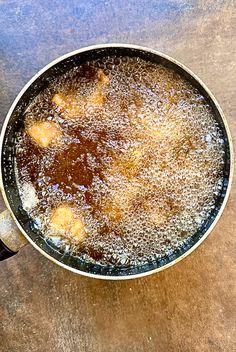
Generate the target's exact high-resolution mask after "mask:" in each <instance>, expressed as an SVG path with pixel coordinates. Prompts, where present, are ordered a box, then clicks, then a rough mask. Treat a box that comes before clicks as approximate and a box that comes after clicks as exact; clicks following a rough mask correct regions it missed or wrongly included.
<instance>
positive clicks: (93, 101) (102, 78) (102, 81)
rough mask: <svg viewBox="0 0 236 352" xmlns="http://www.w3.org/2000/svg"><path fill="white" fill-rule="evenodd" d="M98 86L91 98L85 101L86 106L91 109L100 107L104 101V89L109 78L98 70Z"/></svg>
mask: <svg viewBox="0 0 236 352" xmlns="http://www.w3.org/2000/svg"><path fill="white" fill-rule="evenodd" d="M97 75H98V84H97V86H96V88H95V90H94V92H93V93H92V95H91V97H90V98H89V99H88V100H87V103H88V105H90V106H93V107H99V106H102V105H103V104H104V102H105V100H106V96H105V93H104V88H105V87H106V86H107V84H108V83H109V77H108V76H107V75H105V73H104V72H103V70H101V69H99V70H98V73H97Z"/></svg>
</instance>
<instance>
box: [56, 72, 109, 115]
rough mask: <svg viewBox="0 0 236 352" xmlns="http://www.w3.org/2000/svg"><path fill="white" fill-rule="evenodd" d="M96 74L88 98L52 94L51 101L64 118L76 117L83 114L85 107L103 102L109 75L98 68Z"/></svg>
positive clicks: (95, 105) (97, 105) (94, 106)
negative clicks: (96, 77) (91, 91)
mask: <svg viewBox="0 0 236 352" xmlns="http://www.w3.org/2000/svg"><path fill="white" fill-rule="evenodd" d="M97 76H98V83H97V85H96V87H95V90H94V92H93V93H92V94H91V96H90V97H88V98H84V97H80V98H79V99H77V98H76V97H74V96H73V95H68V96H65V95H64V94H61V93H57V94H55V95H54V97H53V98H52V102H53V103H54V104H55V105H56V106H57V108H58V110H59V111H60V112H62V113H63V116H64V118H66V119H76V118H78V117H80V116H83V114H84V113H85V110H86V108H87V107H92V108H96V107H99V106H102V105H103V104H104V102H105V99H106V97H105V93H104V87H105V86H106V85H107V84H108V82H109V77H108V76H107V75H105V73H104V72H103V70H101V69H100V70H98V73H97Z"/></svg>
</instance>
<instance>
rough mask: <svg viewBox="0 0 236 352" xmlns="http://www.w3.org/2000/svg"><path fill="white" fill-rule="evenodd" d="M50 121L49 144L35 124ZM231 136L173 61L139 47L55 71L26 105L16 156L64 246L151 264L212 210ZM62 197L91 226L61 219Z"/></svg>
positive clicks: (22, 183)
mask: <svg viewBox="0 0 236 352" xmlns="http://www.w3.org/2000/svg"><path fill="white" fill-rule="evenodd" d="M63 99H64V100H63ZM61 102H62V103H61ZM40 122H50V123H54V126H57V127H56V128H57V130H56V132H55V133H56V135H57V136H59V138H57V139H55V140H54V142H53V143H51V144H50V145H46V144H44V146H46V147H42V145H39V144H38V143H37V139H34V138H32V136H31V135H30V134H29V133H27V131H29V128H31V130H32V126H35V124H36V123H40ZM37 126H40V125H37ZM45 126H47V129H48V128H49V129H50V125H49V124H47V125H45ZM54 129H55V128H54ZM36 132H37V128H36ZM46 132H47V131H46V130H45V133H46ZM40 133H41V134H43V133H44V132H43V131H42V129H41V132H40ZM55 133H54V134H55ZM223 143H224V141H223V138H222V132H221V129H220V127H219V125H218V124H217V122H216V121H215V119H214V116H213V112H212V110H211V108H210V106H209V105H208V103H207V101H206V100H205V99H204V97H203V96H202V95H201V94H200V93H199V91H198V90H197V89H196V88H195V87H193V86H192V85H191V84H190V83H189V82H188V81H187V80H185V79H184V78H183V77H181V76H180V75H178V74H177V73H175V72H174V71H172V70H171V69H169V68H166V67H164V66H162V65H159V64H154V63H150V62H146V61H144V60H142V59H140V58H139V57H133V58H130V57H105V58H103V59H100V60H99V61H89V62H86V63H85V64H83V65H81V66H79V67H75V68H73V69H72V70H70V71H68V72H67V73H66V74H64V75H62V76H61V77H59V78H57V79H55V80H53V81H51V82H50V84H49V85H48V87H47V88H46V89H44V91H42V92H41V93H40V94H39V95H38V96H37V97H36V98H35V99H34V101H33V102H32V103H31V104H30V106H28V108H27V110H26V111H25V128H23V129H22V130H21V131H20V132H19V133H18V136H17V141H16V162H15V165H16V175H17V183H18V188H19V192H20V195H21V199H22V204H23V207H24V208H25V210H26V211H27V212H28V214H29V215H30V217H32V218H33V219H34V222H35V224H36V225H37V227H38V228H39V229H40V230H41V232H42V233H43V234H44V236H45V240H46V241H48V242H50V243H53V244H54V245H55V246H57V247H58V248H60V250H62V251H67V252H69V253H71V254H72V255H75V256H78V257H80V258H81V259H83V260H86V261H90V262H95V263H99V264H102V265H112V266H127V265H139V264H144V263H147V262H150V261H153V260H156V259H159V258H161V257H163V256H165V255H166V254H168V253H170V252H171V251H173V250H175V249H176V248H178V247H180V246H181V245H182V244H183V243H185V242H186V241H188V239H189V238H190V237H191V236H192V235H194V233H196V231H197V230H198V229H199V228H200V227H201V225H202V224H203V223H204V221H205V220H206V219H207V217H208V216H209V214H210V212H211V211H212V209H213V208H214V206H215V197H216V195H217V194H218V190H219V188H221V182H222V169H223V163H224V161H223V158H224V148H223ZM58 207H64V208H66V209H67V210H66V212H65V214H67V215H65V217H67V220H68V216H69V217H70V216H72V215H70V214H71V213H70V210H68V209H72V210H73V214H75V215H73V216H75V218H76V219H80V220H79V221H80V222H79V225H78V224H77V228H79V229H81V227H82V226H83V236H79V237H78V236H77V237H75V236H73V231H71V230H68V228H66V227H65V228H63V226H62V225H61V224H60V226H58V227H57V228H53V227H52V226H51V223H52V214H54V218H55V209H58ZM68 212H69V213H68ZM68 214H69V215H68ZM67 220H65V223H66V222H68V221H67ZM63 221H64V220H63Z"/></svg>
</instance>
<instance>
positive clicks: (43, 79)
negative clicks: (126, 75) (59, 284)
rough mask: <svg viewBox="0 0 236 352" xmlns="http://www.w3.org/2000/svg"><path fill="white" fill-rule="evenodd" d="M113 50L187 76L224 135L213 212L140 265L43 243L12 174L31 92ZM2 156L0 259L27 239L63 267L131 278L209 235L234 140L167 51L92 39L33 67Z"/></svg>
mask: <svg viewBox="0 0 236 352" xmlns="http://www.w3.org/2000/svg"><path fill="white" fill-rule="evenodd" d="M112 54H113V55H115V54H117V55H128V56H139V57H141V58H143V59H145V60H148V61H152V62H157V63H162V64H163V65H164V66H167V67H170V68H172V69H174V70H175V71H176V72H178V73H180V74H181V75H182V76H184V77H185V78H187V79H188V80H189V81H190V82H191V83H192V84H193V85H194V86H195V87H196V88H198V90H199V91H200V92H201V94H202V95H203V96H204V97H205V98H206V99H207V101H208V103H209V104H210V106H211V108H212V109H213V112H214V116H215V118H216V120H217V121H218V123H219V124H220V126H221V129H222V131H223V135H224V141H225V165H224V178H223V179H224V181H223V186H222V190H221V194H220V195H219V197H218V199H217V202H216V203H217V204H216V207H215V209H214V211H213V213H212V214H211V215H210V216H209V218H208V220H207V221H206V223H205V225H204V227H202V229H201V231H198V232H197V233H196V234H195V235H194V236H192V238H191V239H190V241H189V242H188V243H187V244H186V245H184V246H182V247H180V248H178V249H177V250H176V251H175V252H173V254H171V255H170V256H168V257H167V256H166V257H164V258H163V259H160V260H157V261H155V262H150V263H148V264H144V265H141V266H133V267H126V268H120V267H105V266H101V265H97V264H92V263H85V262H82V261H80V260H79V259H78V258H75V257H72V256H69V255H62V254H61V253H59V252H58V251H56V250H55V249H53V248H52V247H51V246H49V245H47V243H46V242H45V241H44V239H43V237H42V236H40V235H39V234H38V233H36V232H34V231H32V229H31V224H30V218H29V217H28V216H27V215H26V213H25V214H24V212H22V209H21V201H20V197H19V194H18V190H17V187H16V182H15V176H14V133H15V132H16V131H17V129H19V127H20V126H21V125H22V121H23V119H20V118H18V117H20V116H21V113H22V112H23V111H24V109H25V108H26V107H27V105H28V104H29V102H30V101H31V100H32V99H33V97H35V96H36V95H37V94H38V93H39V92H40V91H41V90H42V89H43V88H44V87H45V85H46V84H47V81H48V79H49V78H52V77H56V76H58V74H61V73H63V72H66V71H67V70H68V69H69V68H71V67H73V66H75V65H78V64H80V63H82V62H84V61H86V60H88V59H96V58H99V57H102V56H104V55H112ZM0 158H1V166H0V187H1V191H2V195H3V198H4V201H5V204H6V207H7V210H5V211H4V212H3V213H2V214H0V260H1V259H6V258H8V257H10V256H12V255H14V254H15V253H17V252H18V250H19V249H20V248H21V247H22V246H24V245H25V244H27V243H31V244H32V245H33V246H34V247H35V248H36V249H37V250H38V251H39V252H40V253H41V254H43V255H44V256H45V257H47V258H48V259H50V260H51V261H53V262H54V263H56V264H58V265H60V266H61V267H63V268H65V269H68V270H70V271H72V272H75V273H78V274H81V275H84V276H88V277H91V278H98V279H108V280H124V279H134V278H138V277H142V276H146V275H150V274H153V273H157V272H159V271H162V270H164V269H166V268H168V267H170V266H172V265H174V264H176V263H177V262H179V261H180V260H182V259H183V258H185V257H186V256H187V255H189V254H190V253H191V252H193V251H194V250H195V249H196V248H197V247H198V246H199V245H200V244H201V243H202V242H203V241H204V240H205V239H206V238H207V236H208V235H209V233H210V232H211V231H212V229H213V228H214V226H215V225H216V223H217V222H218V220H219V218H220V216H221V214H222V212H223V210H224V208H225V205H226V203H227V200H228V197H229V193H230V188H231V184H232V177H233V143H232V138H231V134H230V130H229V127H228V124H227V121H226V118H225V116H224V114H223V112H222V110H221V108H220V106H219V104H218V102H217V100H216V99H215V97H214V96H213V94H212V93H211V92H210V90H209V89H208V88H207V87H206V85H205V84H204V83H203V82H202V81H201V80H200V79H199V78H198V76H197V75H195V74H194V73H193V72H192V71H191V70H189V69H188V68H187V67H186V66H184V65H183V64H181V63H179V62H178V61H177V60H175V59H173V58H171V57H169V56H168V55H165V54H163V53H161V52H158V51H156V50H152V49H149V48H146V47H142V46H139V45H133V44H122V43H112V44H101V45H93V46H89V47H85V48H82V49H79V50H75V51H73V52H70V53H68V54H65V55H63V56H61V57H59V58H57V59H55V60H53V61H52V62H51V63H49V64H48V65H46V66H45V67H44V68H43V69H41V70H40V71H39V72H38V73H36V75H34V77H32V79H31V80H30V81H29V82H28V83H27V84H26V85H25V86H24V87H23V89H22V90H21V91H20V93H19V94H18V96H17V97H16V99H15V100H14V102H13V104H12V106H11V107H10V109H9V112H8V114H7V116H6V118H5V121H4V123H3V127H2V131H1V136H0ZM19 209H21V210H19ZM22 234H23V235H22Z"/></svg>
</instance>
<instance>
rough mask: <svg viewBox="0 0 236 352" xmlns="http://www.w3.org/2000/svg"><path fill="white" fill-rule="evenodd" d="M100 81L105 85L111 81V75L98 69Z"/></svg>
mask: <svg viewBox="0 0 236 352" xmlns="http://www.w3.org/2000/svg"><path fill="white" fill-rule="evenodd" d="M98 82H99V83H100V84H101V85H103V86H105V85H107V84H108V83H109V77H108V76H107V75H105V73H104V72H103V70H101V69H99V70H98Z"/></svg>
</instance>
